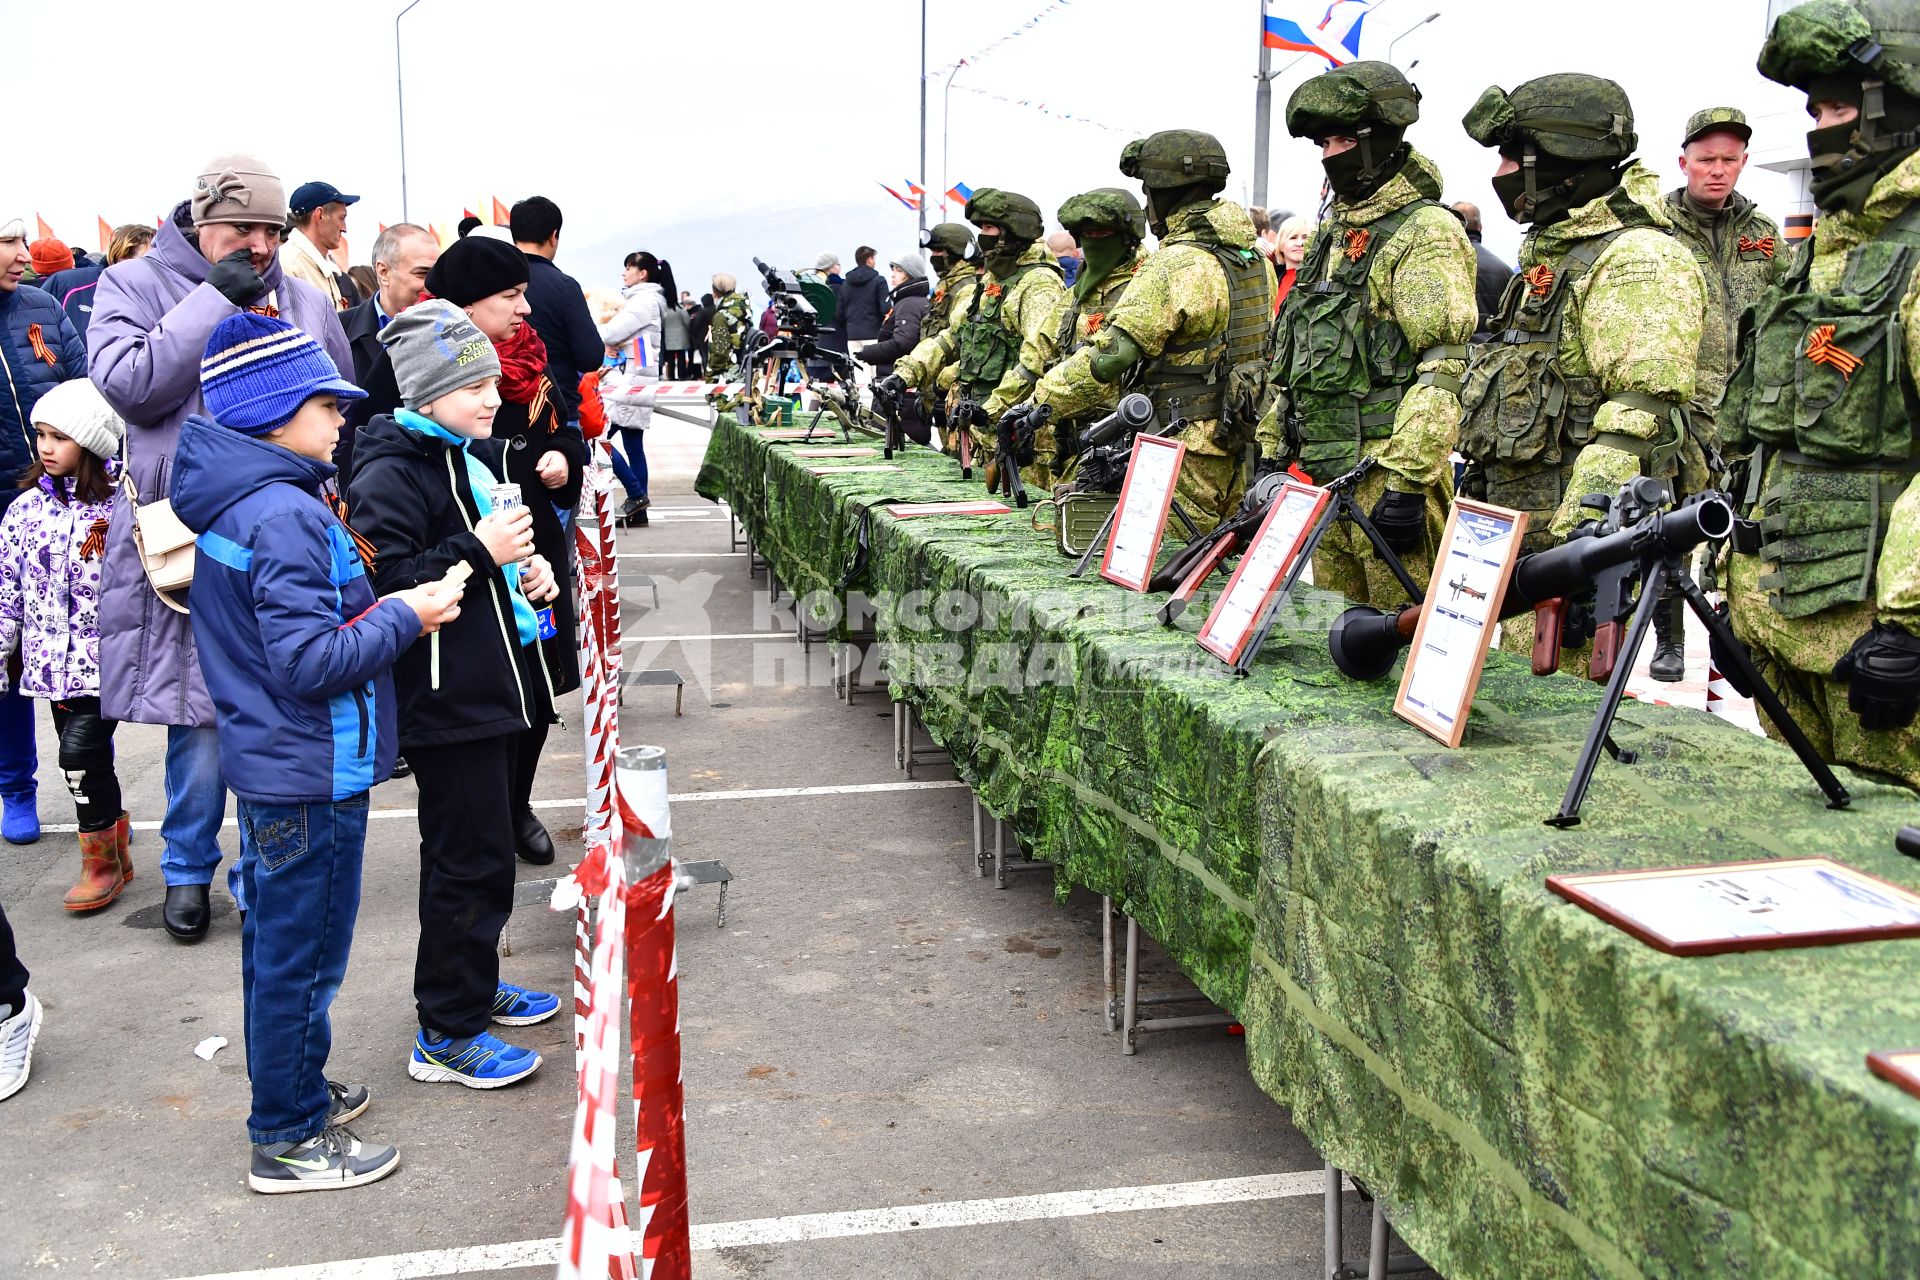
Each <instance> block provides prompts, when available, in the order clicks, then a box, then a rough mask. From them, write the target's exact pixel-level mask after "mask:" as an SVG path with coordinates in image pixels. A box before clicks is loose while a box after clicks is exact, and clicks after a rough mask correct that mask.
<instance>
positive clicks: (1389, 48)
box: [1387, 10, 1440, 63]
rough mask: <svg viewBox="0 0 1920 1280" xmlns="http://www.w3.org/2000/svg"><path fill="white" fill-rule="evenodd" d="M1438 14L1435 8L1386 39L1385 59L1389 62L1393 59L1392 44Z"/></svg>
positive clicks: (1424, 24) (1395, 43) (1404, 37)
mask: <svg viewBox="0 0 1920 1280" xmlns="http://www.w3.org/2000/svg"><path fill="white" fill-rule="evenodd" d="M1439 16H1440V13H1439V11H1438V10H1435V11H1434V12H1432V13H1430V14H1428V15H1427V16H1426V17H1424V18H1422V19H1420V21H1418V22H1416V23H1414V24H1413V25H1412V26H1410V27H1408V28H1407V29H1406V30H1405V31H1402V32H1401V33H1400V34H1399V35H1397V36H1395V37H1394V38H1393V39H1391V40H1389V41H1387V61H1388V62H1389V63H1391V62H1392V61H1393V46H1395V45H1397V44H1399V43H1400V42H1401V41H1402V40H1405V39H1406V38H1407V37H1408V36H1410V35H1412V34H1413V33H1414V32H1416V31H1418V30H1419V29H1420V28H1422V27H1424V26H1426V25H1427V24H1428V23H1429V22H1432V21H1433V20H1434V19H1435V18H1437V17H1439Z"/></svg>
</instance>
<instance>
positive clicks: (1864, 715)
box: [1833, 622, 1920, 729]
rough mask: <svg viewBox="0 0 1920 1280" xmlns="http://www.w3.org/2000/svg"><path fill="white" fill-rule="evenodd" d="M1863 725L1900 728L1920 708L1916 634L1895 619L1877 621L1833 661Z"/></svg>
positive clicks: (1919, 655) (1836, 676)
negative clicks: (1851, 646) (1894, 620)
mask: <svg viewBox="0 0 1920 1280" xmlns="http://www.w3.org/2000/svg"><path fill="white" fill-rule="evenodd" d="M1833 678H1834V679H1835V680H1839V681H1842V682H1844V683H1845V684H1846V685H1847V705H1848V706H1849V707H1851V708H1852V709H1853V713H1854V714H1855V715H1857V716H1859V717H1860V727H1861V728H1862V729H1904V728H1906V727H1907V726H1908V725H1910V724H1912V723H1913V717H1914V713H1915V712H1920V638H1917V637H1915V636H1914V635H1912V634H1911V633H1910V632H1908V630H1907V629H1906V628H1905V627H1903V626H1901V625H1900V624H1899V623H1897V622H1876V623H1874V624H1873V625H1872V626H1871V627H1869V628H1868V629H1867V633H1866V634H1865V635H1863V636H1861V637H1860V638H1859V639H1858V640H1855V641H1854V642H1853V648H1851V649H1849V650H1847V652H1846V656H1845V657H1843V658H1841V659H1840V661H1838V662H1836V663H1834V664H1833Z"/></svg>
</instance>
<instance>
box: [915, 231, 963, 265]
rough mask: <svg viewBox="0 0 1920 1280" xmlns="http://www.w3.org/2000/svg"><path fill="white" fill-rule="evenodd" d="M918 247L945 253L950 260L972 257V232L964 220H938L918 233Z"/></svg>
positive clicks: (933, 252) (932, 251)
mask: <svg viewBox="0 0 1920 1280" xmlns="http://www.w3.org/2000/svg"><path fill="white" fill-rule="evenodd" d="M920 247H921V248H922V249H925V250H927V252H928V253H929V254H945V255H946V256H947V257H948V258H949V259H950V260H953V261H965V260H966V259H968V258H971V257H973V232H971V231H969V230H967V225H966V223H964V222H940V223H935V224H934V225H933V226H932V227H929V228H928V229H927V230H925V231H922V232H921V233H920Z"/></svg>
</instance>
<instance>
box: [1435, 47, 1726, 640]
mask: <svg viewBox="0 0 1920 1280" xmlns="http://www.w3.org/2000/svg"><path fill="white" fill-rule="evenodd" d="M1462 123H1463V124H1464V125H1465V127H1466V130H1467V134H1468V136H1470V137H1471V138H1473V140H1474V141H1475V142H1478V143H1479V144H1480V145H1481V146H1484V147H1492V148H1496V149H1497V150H1498V151H1499V152H1500V157H1501V164H1500V167H1499V169H1498V171H1497V173H1496V175H1495V177H1494V179H1493V189H1494V193H1495V195H1497V196H1498V197H1499V198H1500V200H1501V203H1502V204H1503V205H1505V207H1506V210H1507V212H1508V214H1509V215H1510V216H1512V217H1513V218H1514V219H1515V220H1516V221H1519V222H1523V223H1531V224H1532V225H1531V227H1530V229H1529V230H1528V232H1527V235H1526V238H1525V239H1524V240H1522V241H1521V244H1520V262H1519V274H1517V275H1516V276H1515V277H1514V279H1513V281H1512V283H1511V284H1509V285H1508V287H1507V295H1506V298H1505V299H1504V301H1503V303H1502V306H1501V313H1500V315H1499V317H1498V318H1497V319H1496V321H1495V324H1494V329H1495V332H1494V336H1493V338H1492V339H1491V340H1490V341H1488V342H1486V343H1483V344H1481V345H1478V346H1476V347H1474V349H1473V356H1472V359H1471V361H1470V362H1469V364H1468V367H1467V383H1466V389H1465V390H1464V391H1463V392H1462V393H1461V397H1460V402H1461V408H1462V410H1463V415H1464V416H1463V417H1462V420H1461V425H1460V444H1459V448H1460V452H1461V453H1462V454H1464V455H1465V456H1466V458H1467V471H1466V475H1465V476H1464V478H1463V481H1462V484H1461V492H1462V494H1464V495H1465V496H1468V497H1474V498H1481V499H1484V500H1486V501H1488V502H1491V503H1495V504H1497V505H1499V506H1503V507H1511V508H1514V509H1516V510H1519V511H1524V512H1526V513H1527V517H1528V524H1527V535H1526V541H1525V549H1526V550H1527V551H1539V550H1542V549H1544V548H1546V547H1550V546H1554V545H1556V544H1557V543H1559V542H1560V540H1561V539H1562V538H1564V537H1565V536H1566V535H1567V533H1568V532H1570V531H1571V530H1572V529H1573V527H1574V525H1576V524H1578V523H1579V522H1580V521H1581V520H1583V519H1585V518H1587V516H1588V514H1590V513H1583V512H1582V510H1581V507H1580V499H1581V497H1582V496H1583V495H1585V494H1590V493H1603V494H1608V495H1611V494H1613V493H1616V492H1617V491H1618V490H1619V488H1620V486H1621V485H1622V484H1624V483H1625V482H1626V481H1628V480H1630V479H1632V478H1633V477H1635V476H1638V475H1653V476H1659V477H1662V478H1666V479H1669V480H1671V479H1673V478H1674V477H1675V476H1676V475H1677V473H1678V467H1679V456H1680V444H1681V441H1682V439H1683V438H1684V437H1685V434H1686V413H1685V406H1686V404H1687V402H1688V401H1690V400H1691V399H1692V398H1693V394H1694V365H1695V362H1696V360H1697V359H1698V357H1699V351H1700V333H1701V322H1702V316H1703V314H1704V309H1705V306H1706V287H1705V285H1704V284H1703V283H1702V282H1701V279H1700V269H1699V268H1698V267H1697V266H1695V265H1694V262H1693V255H1692V254H1691V253H1689V252H1688V251H1687V249H1686V246H1685V245H1683V244H1681V243H1680V242H1679V241H1678V240H1676V239H1675V238H1674V236H1673V216H1672V214H1671V212H1670V211H1669V208H1668V206H1667V203H1666V201H1664V200H1663V199H1661V197H1660V184H1659V179H1658V178H1656V177H1655V176H1654V174H1653V172H1652V171H1651V170H1650V169H1648V168H1647V167H1646V166H1645V165H1643V164H1641V163H1640V162H1639V161H1637V160H1633V161H1629V159H1628V157H1630V156H1631V155H1632V153H1633V149H1634V146H1635V144H1636V142H1637V139H1636V137H1635V135H1634V132H1633V106H1632V104H1631V103H1629V102H1628V101H1627V95H1626V92H1625V91H1624V90H1623V89H1621V88H1620V86H1619V85H1618V84H1615V83H1614V82H1613V81H1611V80H1605V79H1602V78H1600V77H1599V76H1589V75H1580V74H1573V73H1568V74H1561V75H1550V76H1542V77H1540V78H1539V79H1537V80H1530V81H1528V82H1527V83H1525V84H1523V85H1521V86H1519V87H1518V88H1516V89H1515V90H1514V91H1513V92H1512V93H1511V94H1509V93H1507V92H1506V91H1504V90H1502V89H1499V88H1497V87H1496V88H1491V89H1488V90H1487V91H1486V92H1485V93H1484V94H1482V95H1481V96H1480V100H1479V101H1478V102H1476V103H1474V105H1473V108H1472V109H1471V110H1470V111H1468V112H1467V115H1466V118H1465V120H1464V121H1462ZM1532 646H1533V620H1532V617H1531V615H1523V616H1521V617H1519V618H1514V619H1510V620H1508V621H1507V622H1506V623H1504V624H1503V626H1502V628H1501V647H1502V648H1505V649H1508V650H1512V651H1516V652H1520V653H1525V652H1527V651H1528V650H1529V649H1531V648H1532ZM1586 658H1587V650H1586V648H1585V647H1584V646H1583V647H1581V648H1579V649H1571V648H1570V649H1567V650H1564V651H1563V663H1562V665H1563V667H1564V668H1567V669H1572V670H1576V671H1583V670H1584V669H1585V666H1586Z"/></svg>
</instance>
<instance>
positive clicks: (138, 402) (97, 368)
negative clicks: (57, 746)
mask: <svg viewBox="0 0 1920 1280" xmlns="http://www.w3.org/2000/svg"><path fill="white" fill-rule="evenodd" d="M212 266H213V264H212V263H210V262H208V261H207V260H206V259H205V258H204V257H202V256H201V254H200V250H198V249H196V248H195V247H194V246H193V245H192V244H190V243H188V241H187V238H186V237H185V236H183V235H181V234H180V229H179V228H178V227H176V226H174V225H173V224H172V223H171V222H169V223H167V224H166V225H165V226H163V227H161V228H160V230H159V231H158V232H156V233H155V234H154V237H153V250H152V251H151V252H150V253H147V254H145V255H144V256H142V257H138V258H132V259H129V260H128V261H126V262H119V263H115V264H114V265H113V266H111V267H108V268H107V271H106V274H105V275H103V276H101V277H100V284H99V286H98V287H97V288H96V289H95V290H94V304H93V322H92V323H91V324H89V325H88V326H87V375H88V376H89V377H91V378H92V379H93V383H94V385H95V386H97V387H99V388H100V393H101V394H102V395H104V396H105V397H106V398H107V403H108V404H111V405H112V406H113V408H114V411H115V412H116V413H118V414H119V415H120V416H121V417H122V418H125V419H126V421H127V448H126V458H127V468H128V471H129V472H130V474H131V475H132V477H133V483H134V486H135V487H136V488H137V489H138V490H139V494H140V501H142V502H155V501H158V500H160V499H162V498H165V497H166V496H167V493H168V491H169V489H170V487H171V475H172V471H173V456H174V448H175V445H176V444H177V442H178V440H179V438H180V427H181V424H182V423H184V422H185V421H186V420H187V419H188V417H190V416H192V415H193V414H196V413H203V412H204V411H205V405H204V403H203V402H202V401H201V399H200V361H201V359H202V358H203V357H204V356H205V355H206V352H207V339H208V338H210V337H212V336H213V330H214V326H215V325H217V324H219V323H220V322H221V321H222V320H225V319H226V318H227V317H228V316H231V315H236V314H238V313H239V310H240V308H238V307H236V306H234V305H233V303H231V302H229V301H227V299H226V297H225V295H223V294H222V293H221V292H220V291H219V290H218V289H215V288H214V287H213V286H212V285H210V284H208V283H206V279H207V272H208V271H209V270H210V269H211V268H212ZM262 279H263V280H264V281H265V282H266V285H267V289H268V291H269V292H268V297H269V298H270V299H272V302H273V305H274V306H275V307H277V308H278V309H279V311H280V318H281V319H282V320H285V321H287V322H288V323H289V324H292V325H294V326H295V327H296V328H299V329H302V330H304V331H305V332H306V333H307V334H309V335H310V336H311V337H312V338H313V339H314V340H315V341H317V342H319V344H320V345H321V346H322V347H324V348H326V352H327V355H328V356H329V357H331V358H332V360H333V363H334V367H335V368H337V369H351V368H353V353H352V352H351V351H349V350H348V348H347V338H346V334H344V333H343V332H341V329H340V321H339V319H338V314H339V313H338V312H336V311H335V310H334V308H333V303H332V302H330V301H328V299H327V298H326V296H325V295H324V294H322V293H321V292H320V291H319V290H317V289H315V288H314V287H313V286H312V285H310V284H307V283H305V282H304V281H300V280H289V279H287V278H286V277H284V276H283V275H281V273H280V260H279V258H278V257H275V258H274V260H273V261H272V262H270V263H268V264H267V269H266V271H265V272H264V273H263V275H262ZM42 296H45V295H42ZM100 709H101V714H102V715H104V716H105V717H106V718H108V719H110V720H135V721H138V722H140V723H142V724H177V725H211V724H213V723H214V716H213V702H212V700H211V699H209V698H208V696H207V686H206V683H205V682H204V681H203V680H202V679H201V678H200V666H199V663H198V662H196V661H195V660H194V639H193V628H192V626H191V625H190V624H189V623H188V621H187V619H186V617H185V616H184V615H182V614H178V613H175V612H174V611H173V610H171V609H169V608H167V607H166V606H165V605H163V604H161V603H160V599H159V597H157V596H155V595H154V594H153V590H152V588H151V587H149V586H148V585H147V575H146V571H145V570H144V569H143V568H142V567H141V565H140V556H139V553H138V552H137V551H136V550H135V549H134V545H133V513H132V511H131V510H130V509H129V507H128V505H127V499H126V495H125V494H124V493H122V494H120V495H119V496H117V497H116V498H115V499H114V504H113V519H112V522H111V525H110V528H109V532H108V534H107V559H106V564H105V566H104V567H103V568H102V570H101V584H100Z"/></svg>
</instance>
